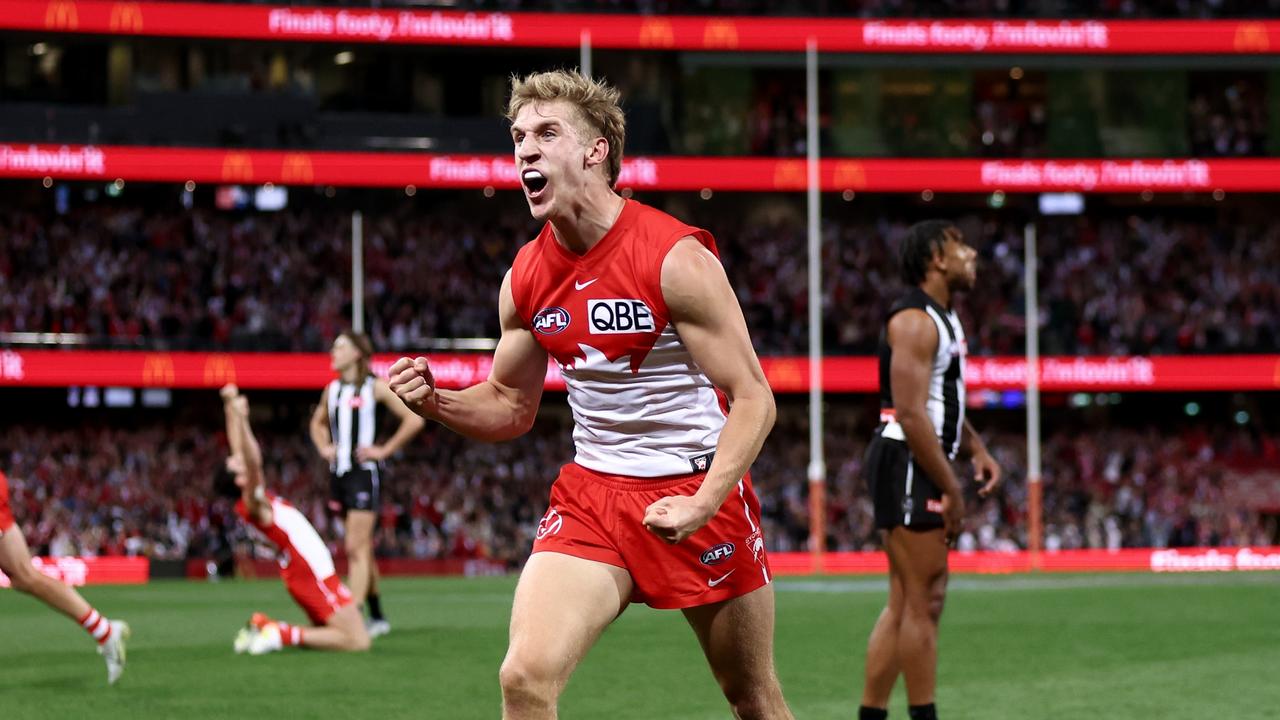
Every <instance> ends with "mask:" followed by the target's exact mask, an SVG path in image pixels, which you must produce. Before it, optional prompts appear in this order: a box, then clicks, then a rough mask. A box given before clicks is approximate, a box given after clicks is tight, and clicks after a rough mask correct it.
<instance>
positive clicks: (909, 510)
mask: <svg viewBox="0 0 1280 720" xmlns="http://www.w3.org/2000/svg"><path fill="white" fill-rule="evenodd" d="M862 473H863V476H864V477H865V478H866V480H867V489H868V490H869V491H870V493H871V500H872V502H873V503H874V504H875V513H876V527H878V528H880V529H882V530H891V529H893V528H895V527H898V526H902V527H905V528H908V529H911V530H933V529H935V528H940V527H942V526H943V522H942V491H941V490H940V489H938V486H937V485H935V484H934V482H933V480H931V479H930V478H929V475H928V473H926V472H925V471H924V468H922V467H920V463H918V462H916V459H915V458H914V457H913V456H912V455H911V451H910V450H908V449H907V444H906V443H905V442H903V441H901V440H891V439H889V438H885V437H881V436H879V435H877V436H876V437H874V438H872V440H871V444H870V445H868V446H867V454H866V456H865V458H864V459H863V462H862Z"/></svg>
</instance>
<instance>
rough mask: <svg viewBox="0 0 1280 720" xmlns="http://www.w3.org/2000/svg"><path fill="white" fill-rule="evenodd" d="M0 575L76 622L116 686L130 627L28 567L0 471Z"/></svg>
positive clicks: (28, 554) (24, 545)
mask: <svg viewBox="0 0 1280 720" xmlns="http://www.w3.org/2000/svg"><path fill="white" fill-rule="evenodd" d="M0 572H4V574H5V575H7V576H9V582H10V584H11V585H12V587H13V589H14V590H17V591H18V592H22V593H26V594H27V595H30V596H32V597H34V598H35V599H37V600H39V601H40V602H42V603H44V604H45V605H48V606H49V607H51V608H53V609H54V610H57V611H58V612H60V613H62V614H63V615H66V616H67V617H69V618H71V619H72V620H75V621H76V622H77V623H79V624H80V627H82V628H84V629H85V632H87V633H89V637H92V638H93V639H94V641H96V642H97V643H98V652H99V653H100V654H101V655H102V657H103V658H104V659H105V660H106V661H107V684H109V685H115V684H116V681H117V680H119V679H120V676H121V675H122V674H123V673H124V664H125V642H126V641H127V640H128V639H129V633H130V630H129V624H128V623H126V622H124V621H123V620H108V619H107V618H106V617H105V616H103V615H102V614H101V613H99V612H98V611H97V610H95V609H94V608H93V606H91V605H89V603H88V602H86V601H85V599H84V598H83V597H82V596H81V595H80V593H78V592H76V590H75V588H73V587H71V586H70V585H67V584H65V583H63V582H61V581H58V580H54V579H53V578H51V577H49V576H48V575H45V574H44V573H42V572H40V571H39V570H37V569H35V568H34V567H33V566H32V565H31V551H30V550H29V549H27V539H26V536H24V535H23V534H22V528H20V527H18V523H17V522H16V521H15V520H14V517H13V509H12V508H11V507H10V506H9V479H8V478H7V477H5V474H4V473H3V472H0ZM0 714H3V713H0Z"/></svg>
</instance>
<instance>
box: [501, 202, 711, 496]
mask: <svg viewBox="0 0 1280 720" xmlns="http://www.w3.org/2000/svg"><path fill="white" fill-rule="evenodd" d="M684 237H693V238H695V239H696V240H698V241H699V242H701V243H702V244H703V245H705V246H706V247H707V248H708V249H709V250H711V252H713V253H716V244H715V239H714V238H712V237H711V233H709V232H707V231H706V230H702V229H699V228H695V227H691V226H689V225H685V224H684V223H682V222H680V221H679V220H677V219H675V218H673V217H671V216H670V215H667V214H666V213H664V212H661V211H659V210H656V209H654V208H651V207H649V206H647V205H644V204H641V203H638V202H635V201H633V200H626V201H625V204H624V205H623V208H622V212H621V214H619V215H618V219H617V221H616V222H614V224H613V227H612V228H610V229H609V232H607V233H606V234H605V236H604V237H603V238H602V239H601V240H600V242H598V243H597V244H596V245H595V246H594V247H592V248H591V250H589V251H588V252H587V253H586V254H585V255H581V256H579V255H575V254H573V253H571V252H569V251H568V250H566V249H565V248H564V247H563V246H562V245H561V244H560V243H559V242H558V241H557V240H556V238H555V234H554V232H553V231H552V229H551V225H550V223H548V224H547V225H546V227H544V228H543V229H542V232H541V233H539V234H538V237H537V238H536V239H534V240H533V241H532V242H530V243H528V244H527V245H525V246H524V247H522V248H521V249H520V252H519V253H518V254H517V255H516V260H515V263H514V264H513V265H512V268H511V294H512V296H513V297H514V300H515V305H516V311H517V312H518V313H519V315H520V318H521V319H522V320H523V321H524V323H525V325H526V327H528V328H529V329H530V331H532V332H533V336H534V337H535V338H537V340H538V343H539V344H540V345H542V347H543V348H545V349H546V351H547V353H548V354H549V355H550V356H551V357H552V358H554V359H555V361H556V363H557V364H558V365H559V366H560V370H561V372H562V373H563V374H564V379H565V384H566V385H567V386H568V391H569V406H570V408H571V409H572V410H573V417H574V421H575V425H574V430H573V441H574V445H575V447H576V451H577V455H576V457H575V458H574V461H575V462H577V463H578V464H579V465H582V466H583V467H586V468H588V469H591V470H595V471H597V472H603V473H610V474H614V475H628V476H632V477H646V478H648V477H661V476H665V475H679V474H682V473H690V472H705V471H706V470H707V468H708V467H709V466H710V461H711V455H712V453H714V452H715V449H716V442H717V441H718V440H719V438H720V430H721V428H723V427H724V420H725V410H724V405H723V402H722V400H723V396H722V395H721V394H720V393H719V392H718V391H717V390H716V388H715V386H713V385H712V384H711V381H710V380H708V379H707V376H706V375H705V374H704V373H703V372H702V369H701V368H699V367H698V365H697V363H695V362H694V360H693V357H692V356H691V355H690V354H689V350H688V348H686V347H685V345H684V342H683V341H681V339H680V336H679V335H677V334H676V331H675V328H674V327H673V326H672V324H671V316H670V313H669V312H668V310H667V305H666V303H665V302H664V301H663V298H662V284H661V275H662V262H663V260H664V259H665V258H666V256H667V253H668V252H670V250H671V248H672V247H674V246H675V244H676V243H677V242H678V241H679V240H680V239H681V238H684ZM716 254H717V256H718V253H716Z"/></svg>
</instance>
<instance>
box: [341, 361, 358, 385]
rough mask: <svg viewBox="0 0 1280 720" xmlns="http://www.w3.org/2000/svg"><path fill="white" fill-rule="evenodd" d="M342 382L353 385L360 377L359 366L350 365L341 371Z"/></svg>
mask: <svg viewBox="0 0 1280 720" xmlns="http://www.w3.org/2000/svg"><path fill="white" fill-rule="evenodd" d="M341 377H342V382H344V383H348V384H351V385H354V384H355V383H356V381H358V380H359V379H360V368H359V367H357V366H355V365H352V366H351V367H349V368H347V369H346V370H343V371H342V373H341Z"/></svg>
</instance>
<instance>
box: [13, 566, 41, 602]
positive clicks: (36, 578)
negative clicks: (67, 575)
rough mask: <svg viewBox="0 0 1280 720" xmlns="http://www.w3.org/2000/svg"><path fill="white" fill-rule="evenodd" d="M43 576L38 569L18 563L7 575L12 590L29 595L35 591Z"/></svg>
mask: <svg viewBox="0 0 1280 720" xmlns="http://www.w3.org/2000/svg"><path fill="white" fill-rule="evenodd" d="M43 577H44V576H43V575H41V574H40V571H38V570H36V569H35V568H33V567H31V565H29V564H19V565H18V566H17V567H15V568H14V569H13V573H11V574H10V575H9V584H10V586H11V587H12V588H13V589H14V590H17V591H18V592H22V593H26V594H28V595H30V594H32V593H33V592H35V590H36V587H37V586H38V585H39V584H40V581H41V579H42V578H43Z"/></svg>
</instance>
